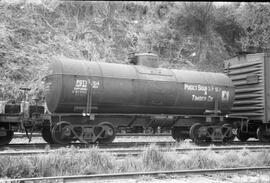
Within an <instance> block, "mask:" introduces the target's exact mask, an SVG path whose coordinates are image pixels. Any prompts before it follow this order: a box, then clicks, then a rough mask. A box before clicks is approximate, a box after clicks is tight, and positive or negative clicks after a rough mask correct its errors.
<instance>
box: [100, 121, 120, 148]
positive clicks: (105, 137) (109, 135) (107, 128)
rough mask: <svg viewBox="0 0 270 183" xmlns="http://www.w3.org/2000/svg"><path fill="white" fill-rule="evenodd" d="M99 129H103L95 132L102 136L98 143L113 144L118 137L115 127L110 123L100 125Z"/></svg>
mask: <svg viewBox="0 0 270 183" xmlns="http://www.w3.org/2000/svg"><path fill="white" fill-rule="evenodd" d="M98 127H101V131H96V132H95V134H96V135H97V134H100V135H99V137H98V140H97V141H98V142H99V143H101V144H107V143H112V141H113V140H114V139H115V136H116V131H115V128H114V127H113V125H112V124H111V123H109V122H102V123H100V124H98Z"/></svg>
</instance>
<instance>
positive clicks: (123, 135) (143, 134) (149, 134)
mask: <svg viewBox="0 0 270 183" xmlns="http://www.w3.org/2000/svg"><path fill="white" fill-rule="evenodd" d="M116 136H117V137H132V136H142V137H161V136H164V137H170V136H172V135H171V134H170V133H156V134H153V133H117V134H116ZM32 137H41V134H40V133H33V134H32ZM13 138H26V134H25V133H15V134H14V137H13Z"/></svg>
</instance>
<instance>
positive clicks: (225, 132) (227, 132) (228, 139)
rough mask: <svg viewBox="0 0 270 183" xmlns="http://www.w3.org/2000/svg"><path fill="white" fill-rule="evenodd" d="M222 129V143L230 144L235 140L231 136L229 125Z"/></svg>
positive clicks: (233, 136) (231, 130) (231, 131)
mask: <svg viewBox="0 0 270 183" xmlns="http://www.w3.org/2000/svg"><path fill="white" fill-rule="evenodd" d="M223 127H224V128H222V134H223V135H224V139H223V142H232V141H233V140H234V138H235V135H234V134H233V126H232V125H230V124H224V125H223Z"/></svg>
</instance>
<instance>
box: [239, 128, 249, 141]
mask: <svg viewBox="0 0 270 183" xmlns="http://www.w3.org/2000/svg"><path fill="white" fill-rule="evenodd" d="M236 137H237V138H238V139H239V140H240V141H241V142H246V141H247V140H248V139H249V134H247V133H243V132H241V131H240V129H239V128H238V129H237V135H236Z"/></svg>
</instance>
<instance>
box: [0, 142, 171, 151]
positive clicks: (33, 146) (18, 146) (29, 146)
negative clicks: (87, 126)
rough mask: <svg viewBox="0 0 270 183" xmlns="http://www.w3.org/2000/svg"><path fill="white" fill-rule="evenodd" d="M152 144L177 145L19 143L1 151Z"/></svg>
mask: <svg viewBox="0 0 270 183" xmlns="http://www.w3.org/2000/svg"><path fill="white" fill-rule="evenodd" d="M150 144H156V145H157V146H160V147H163V146H174V145H176V143H175V142H174V141H171V142H170V141H157V142H114V143H110V144H84V143H71V144H68V145H58V144H47V143H27V144H25V143H22V144H21V143H18V144H8V145H5V146H3V147H0V151H1V150H2V151H3V150H7V149H14V150H20V149H45V148H47V149H57V148H61V147H71V146H73V147H76V148H91V147H99V148H130V147H142V146H149V145H150Z"/></svg>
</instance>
